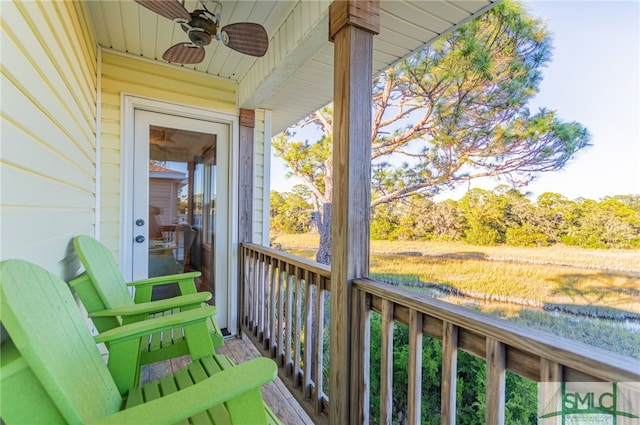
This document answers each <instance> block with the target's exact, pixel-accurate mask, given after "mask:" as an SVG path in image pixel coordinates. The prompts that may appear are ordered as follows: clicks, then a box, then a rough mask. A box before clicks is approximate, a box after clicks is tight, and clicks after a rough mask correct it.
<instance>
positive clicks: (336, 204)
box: [329, 1, 378, 424]
mask: <svg viewBox="0 0 640 425" xmlns="http://www.w3.org/2000/svg"><path fill="white" fill-rule="evenodd" d="M345 3H346V4H345ZM356 3H357V7H355V6H356ZM377 9H378V1H358V2H355V1H348V2H344V1H334V2H333V3H332V4H331V6H330V11H329V12H330V19H329V28H330V34H331V35H332V39H333V41H334V43H335V49H334V64H335V66H334V89H333V96H334V119H333V122H334V133H333V208H332V209H333V214H332V222H331V238H332V246H331V249H332V253H331V257H332V263H331V323H330V359H331V374H330V379H329V399H330V403H329V422H330V423H332V424H346V423H353V419H354V418H357V417H358V416H359V415H358V412H357V411H356V410H357V409H358V407H357V406H359V403H356V404H352V403H351V400H353V397H356V398H357V399H358V400H364V398H363V397H364V396H363V395H362V394H359V393H358V392H359V390H360V388H357V387H356V388H352V387H353V386H352V385H351V382H350V381H351V373H352V372H353V373H356V374H358V371H353V370H352V368H351V361H352V353H351V344H352V335H351V321H352V317H351V307H352V303H351V286H352V282H353V279H355V278H357V277H366V276H368V274H369V222H370V218H369V210H370V208H369V205H370V203H371V97H372V88H371V87H372V78H371V75H372V59H373V32H375V31H371V30H370V29H363V27H362V25H363V24H362V23H361V22H360V21H364V22H365V23H366V22H368V21H367V19H364V20H363V19H361V18H362V16H361V15H355V13H356V12H358V11H362V10H367V11H368V12H367V14H368V15H372V14H374V15H375V14H377V13H378V12H377ZM356 22H358V24H356ZM370 23H371V22H370ZM367 25H369V24H367ZM357 346H358V344H357V343H356V347H357ZM352 409H354V411H353V412H352Z"/></svg>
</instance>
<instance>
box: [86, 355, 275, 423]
mask: <svg viewBox="0 0 640 425" xmlns="http://www.w3.org/2000/svg"><path fill="white" fill-rule="evenodd" d="M276 374H277V366H276V364H275V363H274V362H273V361H272V360H270V359H267V358H264V357H263V358H258V359H253V360H250V361H248V362H245V363H242V364H240V365H238V366H235V367H233V368H230V369H226V370H224V371H221V372H219V373H216V374H215V375H213V376H211V377H209V378H207V379H205V380H204V381H201V382H199V383H197V384H195V385H193V386H191V387H188V388H185V389H182V390H180V391H178V392H175V393H172V394H168V395H166V396H164V397H160V398H158V399H156V400H152V401H150V402H148V403H144V404H141V405H138V406H135V407H133V408H130V409H127V410H123V411H121V412H118V413H116V414H114V415H111V416H109V417H106V418H102V419H101V420H98V421H96V422H93V423H92V424H94V425H109V424H114V425H120V424H141V423H149V424H174V423H176V422H179V421H181V420H185V419H187V418H188V417H190V416H194V415H196V414H197V413H200V412H203V411H205V410H207V409H209V408H211V407H213V406H216V405H219V404H221V403H225V402H227V401H229V400H232V399H233V398H236V397H238V396H241V395H243V394H245V393H247V392H249V391H253V390H255V389H258V388H260V386H261V385H264V384H266V383H268V382H270V381H272V380H273V379H275V377H276ZM260 408H262V409H264V406H260Z"/></svg>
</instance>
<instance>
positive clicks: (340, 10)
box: [329, 0, 380, 41]
mask: <svg viewBox="0 0 640 425" xmlns="http://www.w3.org/2000/svg"><path fill="white" fill-rule="evenodd" d="M346 26H354V27H356V28H360V29H361V30H364V31H368V32H370V33H372V34H378V33H379V32H380V1H362V0H334V1H333V2H332V3H331V5H330V6H329V41H334V40H335V37H336V34H337V33H338V32H340V30H342V29H343V28H344V27H346Z"/></svg>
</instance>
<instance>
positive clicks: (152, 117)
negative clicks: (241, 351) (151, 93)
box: [124, 109, 231, 328]
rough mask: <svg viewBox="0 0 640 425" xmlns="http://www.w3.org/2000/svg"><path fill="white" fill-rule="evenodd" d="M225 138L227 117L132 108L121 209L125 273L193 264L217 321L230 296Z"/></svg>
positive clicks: (147, 273) (140, 275)
mask: <svg viewBox="0 0 640 425" xmlns="http://www.w3.org/2000/svg"><path fill="white" fill-rule="evenodd" d="M230 140H231V139H230V125H229V124H228V123H220V122H214V121H206V120H199V119H193V118H186V117H181V116H175V115H170V114H164V113H158V112H150V111H146V110H141V109H135V110H134V134H133V145H134V146H133V151H132V152H133V158H132V161H131V167H132V171H131V176H132V177H131V180H132V181H131V185H132V190H131V191H130V192H129V193H130V196H131V197H132V199H131V200H130V202H127V203H125V204H129V205H131V214H125V215H124V216H125V217H131V223H130V224H129V226H127V225H126V223H125V229H126V228H127V227H128V228H129V229H130V232H127V231H125V233H128V235H125V238H127V236H128V237H129V238H128V239H125V240H129V241H130V242H129V243H130V244H131V245H130V252H131V258H132V261H131V277H132V279H133V280H137V279H144V278H147V277H154V276H161V275H167V274H173V273H182V272H186V271H200V272H201V273H202V276H201V278H199V279H198V281H197V285H198V287H199V289H200V290H209V291H211V292H212V293H213V294H214V302H215V305H216V306H217V307H218V314H217V316H216V317H217V320H218V322H219V324H220V327H222V328H226V327H227V317H228V310H227V309H228V306H229V304H230V303H229V302H228V294H229V287H228V282H229V267H230V266H229V258H228V255H227V252H228V250H229V249H228V248H229V247H228V241H229V236H230V235H229V225H228V217H229V211H230V208H229V202H230V197H229V171H230V167H229V162H230V161H229V158H230V157H229V154H230V152H229V146H230V144H231V142H230ZM154 294H156V293H155V292H154ZM168 294H171V291H169V292H168ZM156 295H160V296H162V294H161V293H157V294H156Z"/></svg>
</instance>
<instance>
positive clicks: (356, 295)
mask: <svg viewBox="0 0 640 425" xmlns="http://www.w3.org/2000/svg"><path fill="white" fill-rule="evenodd" d="M351 304H352V307H351V308H352V313H351V338H352V341H351V344H352V345H351V347H352V350H351V406H353V407H352V408H351V423H358V424H368V423H369V390H370V377H369V374H370V373H369V372H370V367H369V366H370V361H371V356H370V347H371V320H370V319H371V299H370V297H369V295H367V294H366V293H365V292H361V291H359V290H357V289H356V288H352V295H351Z"/></svg>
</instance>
